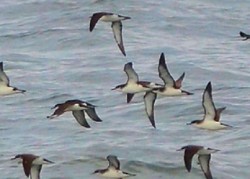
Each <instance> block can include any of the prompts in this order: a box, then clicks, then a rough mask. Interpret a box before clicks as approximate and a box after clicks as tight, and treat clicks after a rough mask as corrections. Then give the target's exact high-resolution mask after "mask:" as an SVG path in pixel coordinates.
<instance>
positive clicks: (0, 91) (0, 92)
mask: <svg viewBox="0 0 250 179" xmlns="http://www.w3.org/2000/svg"><path fill="white" fill-rule="evenodd" d="M15 93H16V92H15V91H13V88H12V87H8V86H1V87H0V96H5V95H10V94H15Z"/></svg>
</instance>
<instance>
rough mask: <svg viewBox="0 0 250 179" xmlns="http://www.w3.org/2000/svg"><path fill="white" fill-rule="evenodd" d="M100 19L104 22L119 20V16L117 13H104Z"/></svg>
mask: <svg viewBox="0 0 250 179" xmlns="http://www.w3.org/2000/svg"><path fill="white" fill-rule="evenodd" d="M100 20H101V21H104V22H115V21H120V20H121V18H119V17H118V16H117V15H105V16H102V17H101V18H100Z"/></svg>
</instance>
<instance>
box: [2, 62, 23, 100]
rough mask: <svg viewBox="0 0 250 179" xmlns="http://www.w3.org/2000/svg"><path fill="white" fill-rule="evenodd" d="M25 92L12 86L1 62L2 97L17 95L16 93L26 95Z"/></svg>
mask: <svg viewBox="0 0 250 179" xmlns="http://www.w3.org/2000/svg"><path fill="white" fill-rule="evenodd" d="M24 92H25V90H20V89H18V88H16V87H12V86H10V80H9V77H8V76H7V75H6V73H5V72H4V70H3V62H0V96H5V95H10V94H16V93H24Z"/></svg>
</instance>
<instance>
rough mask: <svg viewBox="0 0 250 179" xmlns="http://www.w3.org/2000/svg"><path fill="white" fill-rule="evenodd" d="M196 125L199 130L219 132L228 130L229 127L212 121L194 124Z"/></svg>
mask: <svg viewBox="0 0 250 179" xmlns="http://www.w3.org/2000/svg"><path fill="white" fill-rule="evenodd" d="M194 125H195V126H196V127H198V128H202V129H208V130H219V129H225V128H227V126H224V125H221V124H220V122H216V121H212V120H205V121H203V122H202V123H200V124H194Z"/></svg>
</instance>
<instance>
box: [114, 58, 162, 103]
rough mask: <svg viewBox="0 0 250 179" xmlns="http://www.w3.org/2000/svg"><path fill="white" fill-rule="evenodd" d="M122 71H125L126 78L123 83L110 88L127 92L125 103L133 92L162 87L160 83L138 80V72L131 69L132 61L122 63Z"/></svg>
mask: <svg viewBox="0 0 250 179" xmlns="http://www.w3.org/2000/svg"><path fill="white" fill-rule="evenodd" d="M123 70H124V72H125V73H126V75H127V77H128V79H127V82H126V83H125V84H120V85H118V86H116V87H115V88H113V89H112V90H117V91H121V92H123V93H126V94H127V103H129V102H130V101H131V100H132V98H133V97H134V94H135V93H140V92H146V91H151V90H152V89H156V88H159V87H162V85H159V84H156V83H152V82H148V81H139V77H138V74H137V73H136V72H135V70H134V69H133V64H132V62H129V63H126V64H125V65H124V69H123Z"/></svg>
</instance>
